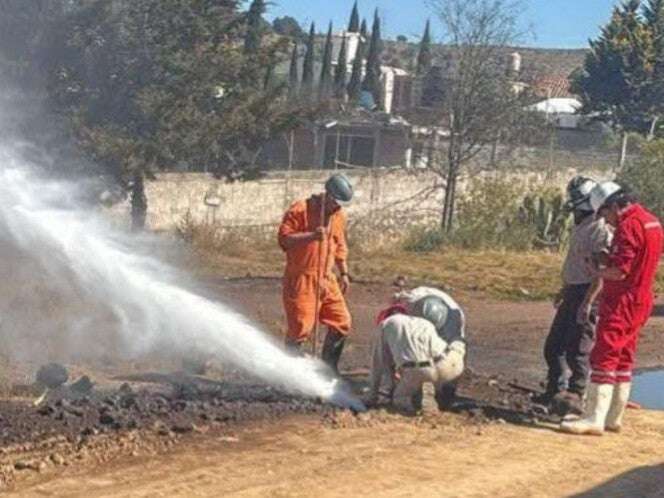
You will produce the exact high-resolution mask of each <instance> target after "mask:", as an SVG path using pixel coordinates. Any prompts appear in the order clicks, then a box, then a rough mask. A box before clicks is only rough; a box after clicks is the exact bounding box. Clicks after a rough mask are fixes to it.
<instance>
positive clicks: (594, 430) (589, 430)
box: [560, 382, 614, 436]
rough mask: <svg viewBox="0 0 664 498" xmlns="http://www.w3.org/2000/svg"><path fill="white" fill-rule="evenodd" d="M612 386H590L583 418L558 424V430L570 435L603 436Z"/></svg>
mask: <svg viewBox="0 0 664 498" xmlns="http://www.w3.org/2000/svg"><path fill="white" fill-rule="evenodd" d="M613 391H614V385H613V384H596V383H594V382H593V383H592V384H590V387H589V388H588V401H587V405H586V412H585V417H584V418H582V419H580V420H566V421H563V422H562V423H561V424H560V430H562V431H563V432H568V433H570V434H588V435H593V436H601V435H602V434H604V425H605V423H606V416H607V414H608V412H609V408H610V406H611V400H612V398H613Z"/></svg>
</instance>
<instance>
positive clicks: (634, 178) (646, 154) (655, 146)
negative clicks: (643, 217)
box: [618, 139, 664, 219]
mask: <svg viewBox="0 0 664 498" xmlns="http://www.w3.org/2000/svg"><path fill="white" fill-rule="evenodd" d="M641 150H642V154H641V158H640V159H639V160H638V161H636V162H634V163H632V164H629V165H628V166H627V167H626V168H625V169H624V170H623V171H622V172H621V173H620V174H619V175H618V182H619V183H620V184H622V185H626V186H628V187H630V188H631V189H632V190H633V191H634V193H635V194H636V195H637V196H638V198H639V200H640V201H641V202H642V203H643V204H644V206H646V207H647V208H648V209H650V210H651V211H652V212H653V213H655V214H656V215H657V216H658V217H659V218H660V219H664V139H659V140H655V141H653V142H649V143H646V144H644V145H643V146H642V149H641Z"/></svg>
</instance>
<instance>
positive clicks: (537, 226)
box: [519, 194, 570, 249]
mask: <svg viewBox="0 0 664 498" xmlns="http://www.w3.org/2000/svg"><path fill="white" fill-rule="evenodd" d="M519 221H520V222H521V223H522V224H525V225H527V226H531V227H532V228H533V231H534V233H535V235H534V237H535V239H534V241H533V243H534V245H535V246H536V247H540V248H551V249H560V248H562V247H563V246H564V245H565V244H566V242H567V237H568V234H569V227H570V216H569V213H568V212H566V211H565V209H564V199H563V196H562V195H560V194H558V195H554V196H552V197H545V196H542V195H529V196H526V197H525V198H524V200H523V203H522V205H521V206H520V207H519Z"/></svg>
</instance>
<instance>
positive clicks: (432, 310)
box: [413, 296, 450, 330]
mask: <svg viewBox="0 0 664 498" xmlns="http://www.w3.org/2000/svg"><path fill="white" fill-rule="evenodd" d="M449 312H450V310H449V308H448V307H447V305H446V304H445V301H443V300H442V299H441V298H439V297H436V296H427V297H423V298H422V299H419V300H418V301H415V303H414V304H413V315H415V316H418V317H420V318H424V319H425V320H428V321H430V322H431V323H432V324H433V325H434V327H436V330H442V329H443V326H444V325H445V323H446V322H447V317H448V315H449Z"/></svg>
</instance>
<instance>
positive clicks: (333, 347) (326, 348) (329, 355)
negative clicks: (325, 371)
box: [321, 329, 346, 374]
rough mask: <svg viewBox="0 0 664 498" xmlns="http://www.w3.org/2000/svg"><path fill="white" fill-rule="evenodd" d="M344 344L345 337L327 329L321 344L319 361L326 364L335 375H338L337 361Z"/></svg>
mask: <svg viewBox="0 0 664 498" xmlns="http://www.w3.org/2000/svg"><path fill="white" fill-rule="evenodd" d="M345 343H346V336H345V335H343V334H340V333H339V332H337V331H336V330H333V329H329V330H328V331H327V335H326V336H325V342H324V343H323V351H322V352H321V359H322V360H323V361H324V362H325V363H327V365H328V366H329V367H330V368H331V369H332V371H333V372H334V373H335V374H338V373H339V359H340V358H341V352H342V351H343V349H344V344H345Z"/></svg>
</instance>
